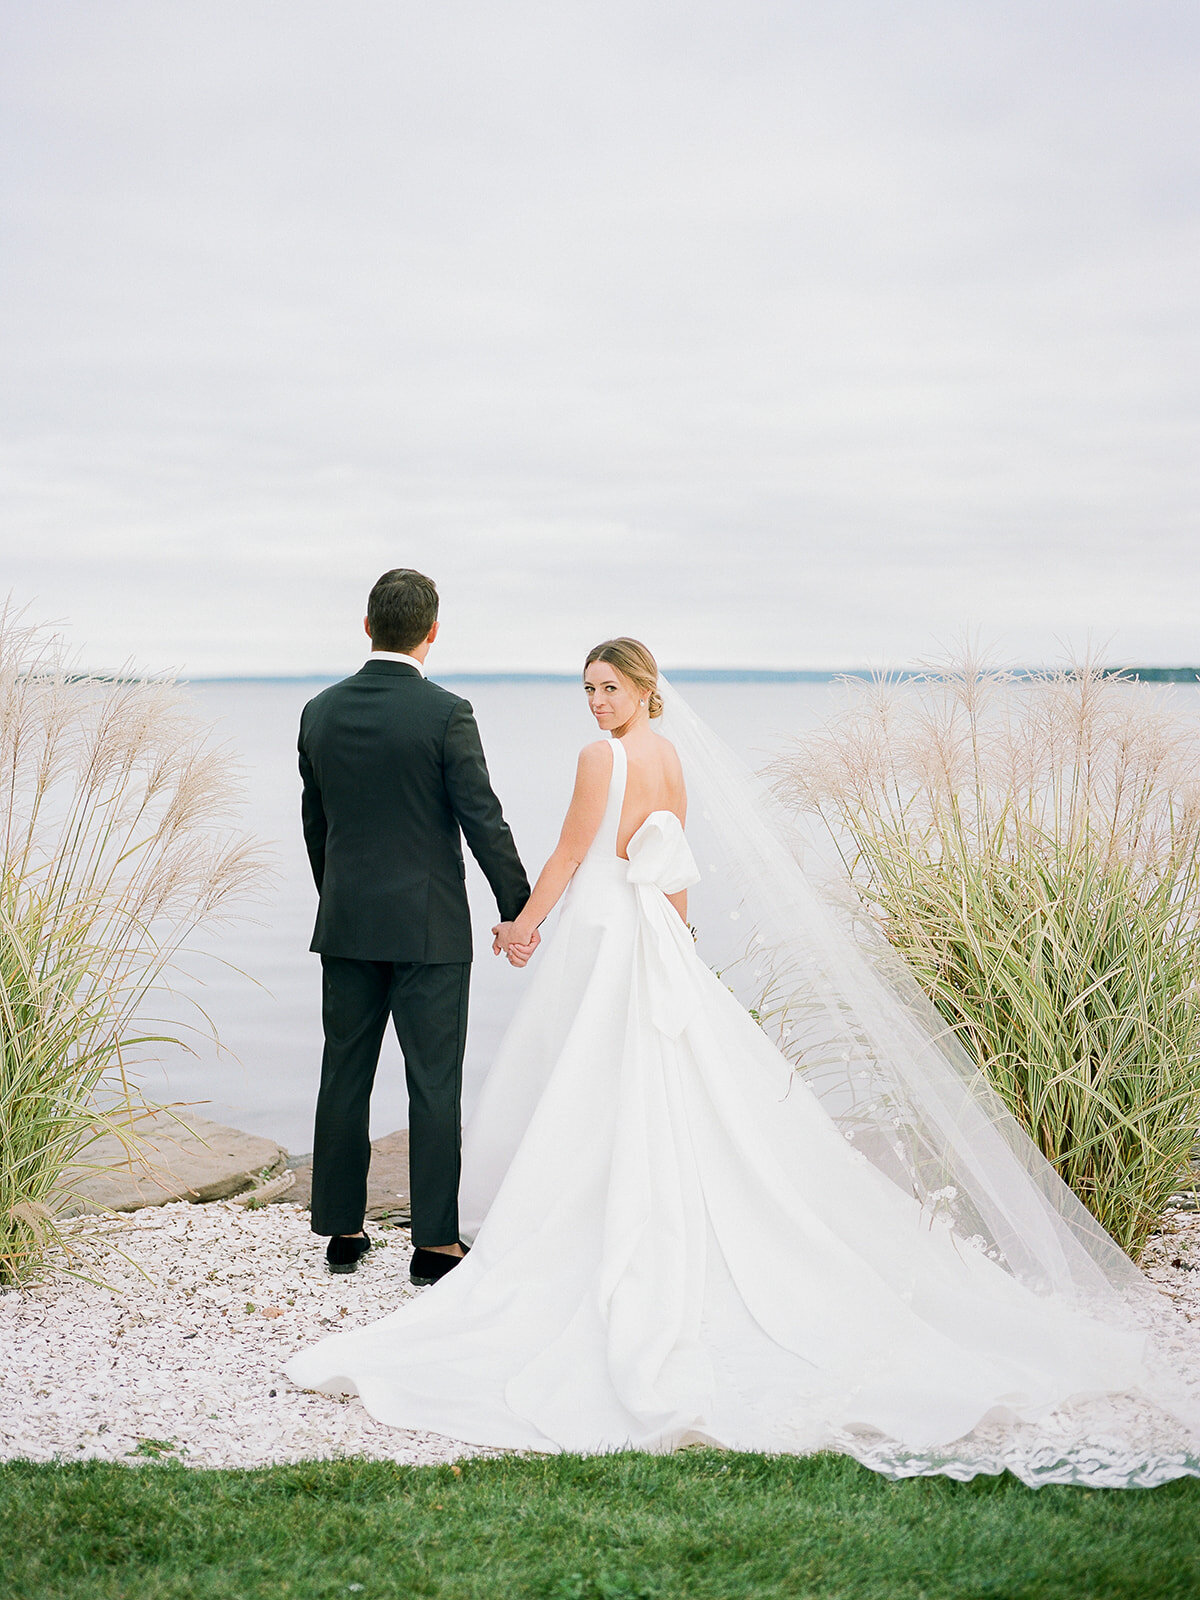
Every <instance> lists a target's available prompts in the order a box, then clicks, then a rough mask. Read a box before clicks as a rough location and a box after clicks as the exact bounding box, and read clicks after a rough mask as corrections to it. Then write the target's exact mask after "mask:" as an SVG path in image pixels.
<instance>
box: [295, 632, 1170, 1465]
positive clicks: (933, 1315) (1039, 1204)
mask: <svg viewBox="0 0 1200 1600" xmlns="http://www.w3.org/2000/svg"><path fill="white" fill-rule="evenodd" d="M584 691H585V693H586V695H587V698H588V701H589V703H590V707H591V711H592V714H593V716H594V717H595V719H596V722H597V724H598V726H599V728H600V729H601V730H602V731H603V732H604V733H606V734H608V735H610V737H608V738H605V739H602V740H600V741H598V742H596V743H593V744H589V745H588V746H587V747H586V748H585V749H584V750H583V752H582V754H581V755H580V758H579V766H578V772H577V776H576V783H575V791H574V795H573V797H572V800H571V804H570V808H569V810H568V812H567V817H566V820H565V822H564V825H563V830H562V836H561V839H560V841H559V844H558V846H557V848H556V849H555V851H554V853H553V854H552V856H551V857H550V859H549V861H548V862H547V864H546V867H545V869H544V870H543V872H542V874H541V876H540V878H539V879H538V882H537V885H536V887H535V889H534V892H533V895H532V897H531V899H530V901H529V904H528V905H527V907H526V908H525V910H524V911H523V912H522V913H521V915H520V916H519V917H518V918H517V920H516V922H515V923H513V924H512V925H511V926H509V927H506V928H502V929H501V930H499V937H500V939H502V940H503V942H504V945H505V948H506V949H507V951H508V953H509V957H510V959H511V960H512V961H513V962H514V963H515V964H522V963H523V962H524V960H525V959H527V957H528V955H529V952H530V949H531V946H532V945H533V944H534V943H535V942H536V937H537V927H538V925H539V924H540V923H541V922H542V921H543V919H544V918H545V917H546V916H547V914H548V913H549V912H550V911H551V909H552V908H553V907H554V905H555V904H556V903H557V902H558V901H559V900H560V898H561V899H562V902H563V903H562V910H561V914H560V918H559V921H558V925H557V928H556V930H555V933H554V936H553V938H552V939H548V940H547V943H546V949H545V952H544V953H543V954H541V955H539V957H538V962H539V963H540V967H539V968H538V969H537V970H535V973H534V977H533V981H532V983H531V985H530V987H529V989H528V991H527V993H526V995H525V997H524V999H523V1002H522V1004H521V1005H520V1007H519V1008H518V1011H517V1013H516V1016H515V1017H514V1020H513V1022H512V1025H511V1027H510V1029H509V1031H508V1033H507V1035H506V1037H505V1039H504V1041H503V1043H502V1045H501V1047H500V1050H499V1053H498V1055H497V1058H496V1060H495V1063H494V1065H493V1068H492V1071H491V1073H490V1075H489V1077H488V1080H487V1082H486V1084H485V1086H484V1089H483V1093H482V1097H481V1099H480V1103H479V1105H478V1108H477V1110H476V1112H475V1115H474V1116H473V1118H472V1120H471V1122H470V1125H469V1126H468V1128H467V1131H466V1135H465V1137H464V1146H463V1187H462V1206H461V1209H462V1214H463V1217H464V1219H465V1221H466V1226H465V1232H466V1233H467V1236H468V1238H470V1237H471V1235H472V1233H473V1234H474V1240H473V1247H472V1249H471V1250H470V1253H469V1254H468V1255H466V1256H465V1257H464V1259H463V1260H462V1261H461V1262H459V1263H458V1264H457V1265H456V1266H455V1268H454V1270H453V1271H452V1272H449V1273H448V1274H447V1275H446V1276H445V1277H444V1278H442V1279H441V1280H440V1281H439V1282H438V1283H436V1284H435V1285H434V1286H433V1287H432V1288H430V1289H428V1290H426V1291H425V1293H424V1294H423V1295H422V1296H421V1297H420V1298H419V1299H418V1300H415V1301H411V1302H408V1303H406V1304H405V1305H403V1306H401V1308H400V1309H399V1310H398V1311H396V1312H395V1313H393V1314H392V1315H391V1316H388V1317H385V1318H384V1319H383V1320H382V1321H379V1322H376V1323H374V1324H372V1325H369V1326H366V1327H362V1328H357V1329H352V1330H350V1331H347V1332H344V1333H339V1334H335V1335H333V1336H332V1337H330V1338H327V1339H324V1340H322V1341H321V1342H320V1343H319V1344H317V1345H316V1346H314V1347H312V1348H310V1349H308V1350H305V1351H302V1352H301V1353H300V1354H298V1355H297V1356H295V1357H294V1358H293V1359H292V1360H291V1362H290V1363H289V1364H288V1366H287V1372H288V1375H289V1377H290V1378H291V1379H292V1380H293V1381H294V1382H295V1383H297V1384H299V1385H301V1386H303V1387H305V1388H309V1389H320V1390H324V1391H326V1392H328V1393H332V1394H352V1393H357V1394H358V1395H359V1396H360V1397H361V1399H362V1402H363V1404H364V1405H365V1406H366V1408H367V1409H368V1411H370V1412H371V1414H372V1415H373V1416H375V1417H376V1418H378V1419H379V1420H380V1421H382V1422H384V1423H387V1424H390V1425H392V1426H395V1427H399V1428H408V1429H422V1430H427V1431H431V1432H436V1433H441V1434H445V1435H448V1436H450V1437H452V1438H455V1439H459V1440H463V1441H467V1442H470V1443H474V1444H481V1445H491V1446H499V1447H503V1448H509V1449H531V1450H543V1451H554V1450H578V1451H589V1452H595V1451H609V1450H622V1449H643V1450H654V1451H668V1450H672V1449H675V1448H677V1447H679V1446H681V1445H686V1444H688V1443H697V1442H698V1443H709V1444H715V1445H720V1446H726V1447H729V1448H734V1449H742V1450H760V1451H785V1452H796V1453H806V1452H809V1451H814V1450H819V1449H833V1450H838V1451H842V1452H844V1453H847V1454H850V1455H853V1456H855V1457H856V1458H857V1459H859V1460H860V1461H862V1462H864V1463H865V1464H867V1465H868V1466H870V1467H873V1468H875V1469H876V1470H878V1471H881V1472H884V1473H887V1474H889V1475H892V1476H906V1475H911V1474H915V1473H930V1472H940V1473H946V1474H949V1475H951V1476H955V1477H961V1478H966V1477H970V1476H972V1475H973V1474H975V1473H977V1472H999V1471H1003V1470H1005V1469H1006V1468H1007V1469H1009V1470H1011V1471H1013V1472H1014V1473H1016V1474H1017V1475H1019V1476H1020V1477H1022V1478H1023V1479H1024V1480H1025V1481H1026V1482H1028V1483H1042V1482H1051V1481H1054V1482H1081V1481H1086V1482H1088V1483H1090V1484H1093V1485H1112V1486H1119V1485H1128V1484H1137V1485H1148V1484H1153V1483H1159V1482H1163V1481H1165V1480H1167V1479H1169V1478H1172V1477H1177V1476H1181V1475H1185V1474H1192V1475H1200V1423H1198V1421H1197V1411H1196V1406H1195V1399H1194V1396H1192V1395H1190V1394H1189V1393H1188V1392H1187V1388H1186V1384H1185V1382H1184V1380H1183V1379H1182V1377H1181V1376H1180V1375H1179V1374H1178V1373H1177V1371H1176V1369H1175V1364H1174V1361H1173V1357H1172V1351H1171V1348H1170V1344H1171V1339H1172V1334H1173V1331H1174V1329H1173V1322H1172V1317H1173V1314H1172V1313H1171V1312H1170V1310H1169V1308H1167V1307H1166V1306H1165V1304H1164V1303H1163V1302H1162V1301H1161V1300H1160V1297H1158V1296H1157V1295H1156V1293H1155V1292H1154V1291H1153V1290H1152V1289H1151V1288H1150V1286H1149V1285H1148V1283H1147V1282H1146V1280H1145V1279H1144V1278H1142V1276H1141V1274H1140V1273H1138V1271H1137V1269H1136V1268H1135V1267H1134V1266H1133V1264H1132V1263H1131V1262H1130V1261H1128V1260H1127V1258H1126V1257H1124V1256H1123V1255H1122V1254H1121V1252H1120V1251H1119V1250H1118V1249H1117V1247H1116V1246H1115V1245H1114V1244H1113V1242H1112V1241H1111V1240H1110V1239H1109V1238H1108V1237H1107V1235H1105V1234H1104V1233H1103V1232H1102V1231H1101V1230H1100V1228H1099V1226H1098V1225H1097V1224H1096V1223H1095V1222H1094V1221H1093V1220H1092V1218H1091V1217H1090V1215H1089V1214H1088V1213H1087V1212H1086V1211H1085V1210H1084V1209H1083V1207H1082V1206H1081V1205H1079V1203H1078V1202H1077V1201H1076V1200H1075V1199H1074V1197H1073V1196H1072V1195H1071V1194H1070V1193H1069V1191H1067V1190H1066V1189H1065V1188H1064V1187H1063V1185H1062V1184H1061V1183H1060V1182H1059V1180H1058V1179H1057V1177H1056V1176H1055V1174H1054V1173H1053V1172H1052V1170H1051V1169H1050V1168H1049V1167H1048V1166H1047V1165H1046V1163H1045V1162H1044V1161H1043V1160H1042V1158H1041V1157H1040V1155H1039V1154H1038V1153H1037V1152H1036V1151H1035V1150H1034V1148H1033V1146H1032V1144H1031V1143H1030V1142H1029V1141H1028V1140H1027V1139H1026V1138H1025V1136H1024V1135H1023V1134H1022V1133H1021V1132H1020V1130H1019V1129H1018V1128H1017V1126H1016V1124H1015V1123H1014V1122H1013V1121H1012V1119H1011V1118H1010V1117H1009V1116H1008V1114H1007V1112H1006V1111H1005V1110H1004V1108H1003V1107H1002V1106H1001V1105H1000V1103H999V1101H998V1100H997V1099H996V1097H995V1096H994V1095H993V1094H992V1093H991V1091H990V1090H989V1089H988V1088H987V1086H986V1084H985V1083H984V1082H983V1081H982V1080H981V1077H980V1075H979V1073H978V1072H977V1070H976V1069H975V1068H974V1066H973V1064H972V1063H970V1062H969V1061H968V1060H967V1059H966V1058H965V1056H964V1055H963V1054H962V1052H961V1050H960V1048H959V1046H958V1045H957V1043H956V1042H955V1041H954V1040H953V1038H952V1037H949V1036H947V1034H946V1032H945V1028H944V1025H943V1024H941V1023H940V1021H939V1019H938V1018H937V1017H936V1014H934V1013H933V1011H932V1008H930V1007H929V1006H928V1005H927V1003H926V1002H925V1000H924V998H923V996H921V995H920V993H919V991H917V990H916V988H915V985H914V984H912V982H911V980H910V979H909V978H908V976H907V974H906V972H905V971H904V970H903V968H902V966H901V965H900V963H899V962H898V960H897V958H895V957H894V955H893V953H892V952H891V951H890V949H889V948H888V947H887V946H886V943H885V941H883V940H882V939H881V938H880V937H879V936H878V934H877V933H876V932H875V931H874V930H873V929H872V928H871V927H870V926H869V925H867V924H866V923H865V920H864V918H863V917H862V916H861V915H857V914H856V912H855V908H854V907H853V905H852V904H851V903H850V902H849V900H848V899H847V898H846V897H844V896H842V897H840V898H839V896H838V894H837V893H836V892H834V891H828V890H823V889H821V888H819V887H818V886H817V884H816V883H815V881H814V880H813V879H812V878H811V877H810V876H809V875H808V874H807V873H806V872H805V871H804V870H802V868H801V867H800V865H799V864H798V862H797V860H796V856H795V854H794V852H793V850H792V849H790V848H788V846H787V845H786V844H785V843H784V842H783V840H782V839H781V837H780V834H779V824H778V821H777V819H774V818H773V817H772V816H771V814H770V806H769V802H768V801H767V800H766V799H765V798H764V797H762V796H761V795H758V794H756V792H755V790H754V785H753V780H752V779H751V778H750V777H749V775H748V774H746V773H745V772H743V771H741V770H740V769H739V768H738V765H737V763H736V760H735V759H734V758H733V757H732V756H731V755H730V754H729V752H727V751H726V750H725V749H724V747H723V746H722V745H721V744H720V742H719V741H718V740H717V739H716V738H715V736H713V735H712V734H711V732H710V731H709V730H708V729H707V728H705V726H704V724H703V723H702V722H701V721H700V719H699V718H697V717H696V716H695V714H694V713H693V712H692V711H691V710H690V708H689V707H687V706H686V705H685V703H684V702H683V701H682V698H681V697H680V696H679V695H678V694H677V693H676V692H675V691H674V690H673V689H671V688H670V686H668V685H667V684H666V683H665V681H663V680H660V678H659V675H658V671H657V668H656V665H655V662H654V659H653V657H652V656H651V654H650V652H649V651H648V650H647V649H646V648H645V646H644V645H642V644H640V643H638V642H637V641H636V640H632V639H615V640H609V641H607V642H606V643H604V644H602V645H599V646H597V647H596V649H594V650H593V651H592V652H591V653H590V655H589V656H588V659H587V664H586V667H585V672H584ZM664 703H665V709H666V713H667V715H666V716H665V717H664V718H663V724H662V725H663V727H664V730H665V733H667V734H669V736H670V737H669V738H668V737H664V735H662V734H660V733H658V732H656V731H655V729H654V728H653V727H652V725H651V724H652V722H655V721H657V720H658V718H659V717H660V715H661V713H662V712H663V710H664ZM689 792H690V797H691V799H692V802H693V807H694V808H697V809H700V810H701V812H702V821H703V822H706V823H707V825H708V827H709V831H710V832H711V834H712V844H711V846H710V845H707V844H706V856H705V859H706V861H707V860H708V858H709V854H712V855H718V854H719V855H720V857H721V860H722V866H723V869H724V870H725V872H726V873H728V874H729V875H730V876H731V877H732V880H733V881H734V883H735V884H736V886H737V891H738V895H739V904H740V907H741V910H740V911H739V912H738V913H734V915H735V916H736V915H744V916H745V919H746V927H747V928H748V929H749V930H750V937H751V943H752V945H753V946H754V947H755V948H756V949H757V951H758V952H759V959H760V962H761V963H765V969H764V970H767V975H768V979H769V981H770V983H771V985H772V986H773V989H774V991H775V993H776V996H777V997H778V996H779V995H783V996H784V1001H783V1002H782V1003H780V1002H778V1000H777V1003H776V1005H775V1006H774V1008H773V1009H774V1011H775V1012H776V1014H777V1016H778V1017H782V1019H783V1020H782V1023H780V1024H779V1025H778V1027H777V1028H776V1032H777V1033H778V1035H779V1037H778V1038H777V1039H774V1040H773V1039H772V1037H771V1036H770V1033H769V1031H768V1028H767V1026H765V1025H764V1022H763V1020H762V1019H760V1018H758V1017H756V1016H755V1015H752V1014H751V1013H750V1012H748V1011H747V1010H746V1009H744V1008H743V1006H742V1005H741V1004H740V1003H739V1001H738V1000H737V999H736V998H735V996H734V994H733V993H732V992H731V991H730V989H729V988H728V987H727V986H726V984H725V983H724V982H723V981H722V980H721V979H720V978H718V977H717V976H715V975H714V974H713V972H712V971H710V970H709V968H708V967H707V966H706V965H705V964H704V962H703V961H702V960H701V958H700V956H699V955H698V954H697V951H696V947H695V944H694V941H693V938H692V935H691V933H690V931H689V929H688V926H687V891H688V889H689V887H691V886H692V885H693V884H695V883H697V882H698V880H699V878H700V873H699V871H698V869H697V866H696V862H695V859H694V857H693V855H692V851H691V849H690V847H689V844H688V841H687V839H686V838H685V835H684V823H685V821H686V819H687V805H688V799H689ZM781 1047H782V1048H781Z"/></svg>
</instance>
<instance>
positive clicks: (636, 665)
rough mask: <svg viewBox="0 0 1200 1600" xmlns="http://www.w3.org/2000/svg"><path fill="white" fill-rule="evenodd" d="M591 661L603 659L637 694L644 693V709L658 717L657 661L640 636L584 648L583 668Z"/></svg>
mask: <svg viewBox="0 0 1200 1600" xmlns="http://www.w3.org/2000/svg"><path fill="white" fill-rule="evenodd" d="M593 661H603V662H605V663H606V665H608V666H610V667H616V669H617V671H618V672H620V673H623V674H624V675H625V677H627V678H628V679H629V681H630V683H632V684H633V686H634V688H635V689H637V691H638V693H639V694H644V695H645V696H646V709H647V711H648V712H649V713H650V715H651V716H652V717H661V716H662V710H663V702H662V695H660V694H659V692H658V662H657V661H655V659H654V657H653V656H652V655H651V654H650V652H649V650H647V649H646V646H645V645H644V644H643V643H642V642H641V640H640V639H606V640H605V641H604V643H603V644H598V645H596V646H595V647H594V648H593V649H591V650H589V651H588V658H587V660H586V661H585V662H584V663H583V670H584V671H585V672H586V671H587V669H588V668H589V667H590V666H591V665H592V663H593Z"/></svg>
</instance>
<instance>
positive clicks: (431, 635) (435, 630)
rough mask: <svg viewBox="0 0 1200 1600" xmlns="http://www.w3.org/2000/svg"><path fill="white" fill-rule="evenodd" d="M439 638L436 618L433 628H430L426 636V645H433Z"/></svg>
mask: <svg viewBox="0 0 1200 1600" xmlns="http://www.w3.org/2000/svg"><path fill="white" fill-rule="evenodd" d="M437 636H438V618H436V617H435V618H434V622H433V627H432V628H430V630H429V632H428V633H427V634H426V635H425V643H426V644H432V643H433V641H434V640H435V639H436V638H437Z"/></svg>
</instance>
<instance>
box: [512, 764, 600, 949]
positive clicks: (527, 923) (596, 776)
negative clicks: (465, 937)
mask: <svg viewBox="0 0 1200 1600" xmlns="http://www.w3.org/2000/svg"><path fill="white" fill-rule="evenodd" d="M612 763H613V753H612V751H611V750H610V749H609V747H608V741H607V739H605V740H603V741H600V742H597V743H595V744H589V745H585V746H584V747H583V749H582V750H581V751H580V752H579V765H578V767H577V768H576V769H575V792H574V793H573V794H572V796H571V804H570V805H569V806H568V807H567V815H566V817H565V819H564V820H563V825H562V832H561V834H559V838H558V843H557V844H556V845H555V847H554V850H553V852H552V853H551V855H550V859H549V860H548V861H547V862H546V865H545V866H544V867H543V868H542V870H541V873H540V874H539V876H538V881H537V882H536V883H535V884H534V886H533V893H532V894H531V895H530V897H529V899H528V901H527V902H526V905H525V909H524V910H523V911H522V912H521V914H520V916H519V917H517V919H516V921H515V922H513V924H512V928H511V933H510V935H509V937H510V939H511V942H512V943H513V944H529V943H530V941H531V940H532V938H533V936H534V934H535V933H536V932H537V930H538V927H539V925H540V924H541V923H542V922H544V921H545V920H546V918H547V917H548V916H549V915H550V913H551V911H553V910H554V907H555V906H556V905H557V904H558V902H559V900H560V899H561V898H562V894H563V890H564V889H565V888H566V887H567V885H568V884H569V883H570V881H571V879H572V878H573V877H574V875H575V869H576V867H578V865H579V863H580V862H581V861H582V860H583V858H584V856H585V855H587V853H588V847H589V846H590V844H591V842H592V840H593V839H594V838H595V837H596V832H597V830H598V829H599V827H600V823H601V822H602V821H603V818H604V807H605V805H606V804H607V803H608V783H609V779H610V777H611V776H612Z"/></svg>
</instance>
